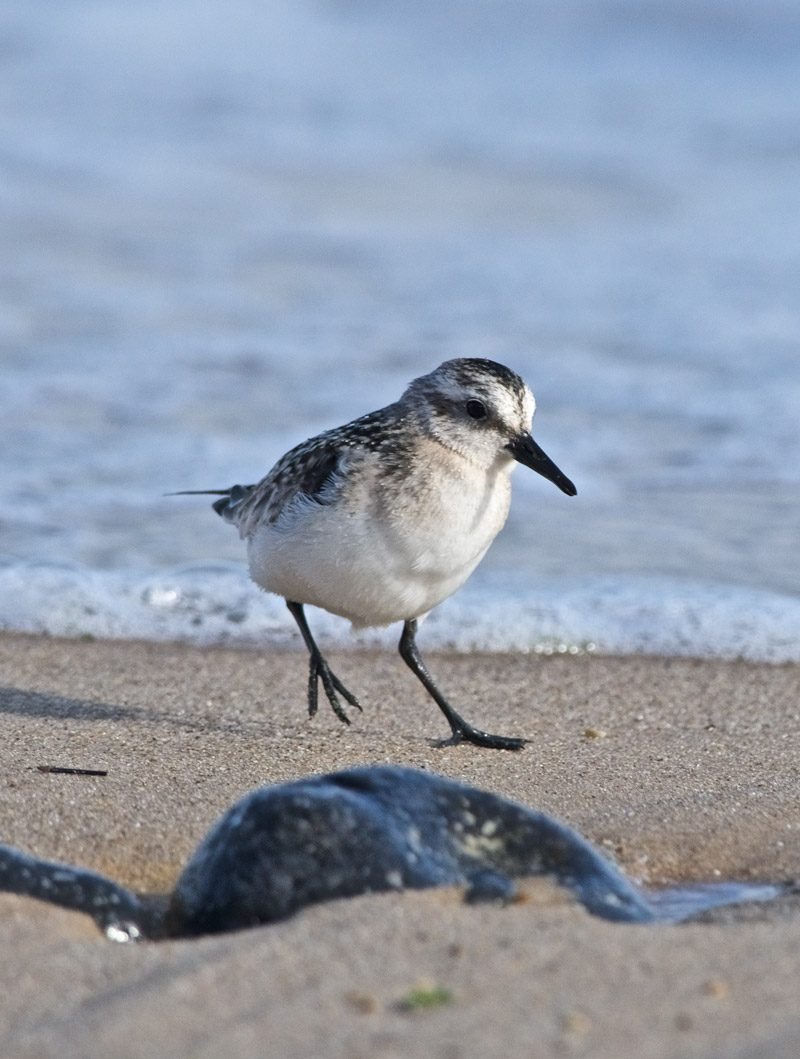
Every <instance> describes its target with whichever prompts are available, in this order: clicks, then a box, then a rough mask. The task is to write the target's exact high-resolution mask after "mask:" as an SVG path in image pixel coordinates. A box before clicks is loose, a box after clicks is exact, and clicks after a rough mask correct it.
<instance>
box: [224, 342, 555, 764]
mask: <svg viewBox="0 0 800 1059" xmlns="http://www.w3.org/2000/svg"><path fill="white" fill-rule="evenodd" d="M534 409H535V402H534V399H533V395H532V394H531V392H530V390H529V389H528V387H527V386H526V385H525V383H524V382H523V381H522V379H521V378H520V377H519V376H518V375H517V374H516V373H515V372H513V371H511V370H510V369H509V368H506V367H504V366H503V365H502V364H497V363H495V362H494V361H490V360H483V359H479V358H472V359H468V358H463V359H457V360H449V361H446V362H445V363H444V364H441V365H440V366H439V367H438V368H437V369H436V370H435V371H433V372H431V373H430V374H428V375H423V376H421V377H420V378H417V379H415V380H414V381H413V382H412V383H411V384H410V385H409V387H408V388H407V390H406V391H405V393H404V394H403V395H402V397H401V398H400V400H399V401H396V402H395V403H393V404H390V405H388V406H387V407H385V408H382V409H380V410H379V411H377V412H371V413H369V414H368V415H365V416H361V417H360V418H359V419H355V420H353V421H352V422H351V423H348V424H346V425H345V426H341V427H337V428H335V429H333V430H328V431H326V432H325V433H322V434H319V435H317V436H316V437H313V438H311V439H309V440H308V441H305V442H303V443H302V444H300V445H297V446H296V447H295V448H293V449H292V450H291V451H289V452H287V453H286V455H285V456H283V457H282V458H281V459H280V460H278V462H277V463H276V464H275V466H274V467H273V468H272V470H271V471H270V472H269V473H268V474H267V475H266V477H264V478H263V479H262V480H261V481H260V482H258V483H257V484H255V485H250V486H238V485H237V486H233V487H232V488H230V489H228V490H220V491H219V492H221V493H222V494H223V495H222V499H220V500H217V501H216V502H215V504H214V508H215V510H216V511H217V512H218V513H219V514H220V515H222V516H223V517H224V518H225V519H227V520H228V521H230V522H232V523H234V524H235V525H236V526H237V528H238V530H239V533H240V535H241V537H242V539H243V540H244V541H245V543H246V546H247V554H248V561H249V566H250V573H251V576H252V578H253V580H254V581H255V582H256V584H258V585H260V586H261V587H262V588H264V589H265V590H266V591H268V592H273V593H275V594H276V595H279V596H283V598H284V599H286V601H287V603H288V605H289V608H290V610H291V611H292V614H293V615H294V617H295V619H296V620H297V622H298V625H299V626H300V630H301V633H302V634H303V637H304V639H305V641H306V644H307V646H308V648H309V652H310V654H311V676H310V682H309V708H310V711H311V712H312V713H313V712H314V711H315V710H316V684H317V678H320V679H322V682H323V687H324V689H325V692H326V694H327V696H328V699H329V700H330V702H331V705H332V707H333V709H334V710H335V712H336V713H337V715H338V716H339V717H340V718H341V719H342V720H345V721H346V720H347V718H346V715H345V714H344V712H343V710H342V707H341V704H340V703H339V701H338V698H337V692H338V693H340V694H342V695H343V696H344V698H345V699H346V700H347V701H348V702H350V703H351V704H352V705H358V702H357V700H356V699H355V697H354V696H352V695H351V694H350V693H349V692H347V690H346V689H345V688H344V686H343V685H341V683H340V682H339V681H338V679H337V678H336V677H334V676H333V674H332V673H331V672H330V669H329V667H328V665H327V662H326V661H325V659H324V658H323V657H322V655H321V653H320V652H319V649H318V648H317V646H316V644H315V643H314V641H313V638H312V637H311V633H310V631H309V629H308V626H307V625H306V623H305V618H304V616H303V611H302V608H303V605H304V604H312V605H314V606H318V607H321V608H323V609H325V610H328V611H330V612H331V613H333V614H338V615H340V616H342V617H345V618H348V619H349V620H350V621H351V622H352V623H353V624H354V625H355V626H374V625H388V624H390V623H392V622H395V621H402V622H404V623H405V624H404V632H403V638H402V639H401V645H400V650H401V654H402V656H403V658H404V660H405V661H406V662H407V663H408V665H409V666H410V667H411V668H412V669H413V670H414V672H415V673H416V674H417V676H418V677H419V678H420V680H422V681H423V683H424V684H425V686H426V687H427V689H428V691H429V692H430V693H431V695H432V696H433V697H434V699H435V700H436V702H437V703H438V705H439V706H440V708H441V709H442V710H443V712H445V714H446V716H447V717H448V720H449V721H450V724H451V727H452V729H453V738H454V739H456V740H458V739H461V738H466V739H470V740H471V741H473V742H479V743H481V745H488V746H502V747H504V748H505V749H519V747H520V746H521V745H522V741H521V740H503V739H502V738H501V737H497V736H487V735H486V733H482V732H478V731H477V730H475V729H472V727H471V726H470V725H467V724H466V722H464V721H463V720H462V719H461V718H459V717H458V715H457V714H456V713H455V712H454V711H453V710H452V708H451V707H450V706H449V704H447V703H446V700H444V698H443V696H441V693H440V692H439V691H438V688H436V686H435V684H433V681H432V679H431V678H430V676H429V674H427V671H425V670H424V666H423V665H422V662H421V660H420V659H419V656H418V654H417V651H416V646H415V640H414V637H415V633H416V627H417V620H418V619H419V618H421V617H422V616H424V615H425V614H426V613H427V612H428V611H429V610H431V609H432V608H433V607H435V606H437V605H438V604H439V603H441V602H442V601H443V600H444V599H447V597H448V596H450V595H452V594H453V592H455V591H456V590H457V589H458V588H459V587H460V586H461V585H462V584H463V583H464V581H465V580H466V579H467V578H468V577H469V575H470V574H471V573H472V571H473V570H474V569H475V567H476V566H477V565H478V563H479V562H480V560H481V559H482V558H483V556H484V554H485V553H486V550H487V549H488V547H489V545H490V544H491V542H492V541H493V540H494V538H495V536H496V535H497V533H498V532H499V530H500V529H501V528H502V526H503V524H504V523H505V520H506V516H507V514H508V507H509V503H510V496H511V487H510V473H511V470H512V469H513V467H514V466H515V465H516V463H517V462H521V463H523V464H525V465H526V466H528V467H531V468H533V469H534V470H536V471H538V472H539V473H540V474H542V475H544V477H546V478H548V479H550V480H551V481H552V482H554V483H555V484H556V485H558V487H559V488H560V489H562V490H563V491H564V492H565V493H567V494H569V495H574V493H575V487H574V486H573V485H572V483H571V482H570V481H569V479H567V478H565V477H564V475H563V474H562V473H561V472H560V471H559V470H558V468H557V467H556V466H555V464H553V462H552V461H551V460H550V459H549V458H548V457H547V456H546V455H545V454H544V453H543V452H542V450H541V449H540V448H539V447H538V446H537V445H536V443H535V442H534V441H533V439H532V438H531V436H530V427H531V420H532V417H533V413H534Z"/></svg>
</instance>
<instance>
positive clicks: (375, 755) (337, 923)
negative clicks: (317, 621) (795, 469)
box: [0, 632, 800, 1059]
mask: <svg viewBox="0 0 800 1059" xmlns="http://www.w3.org/2000/svg"><path fill="white" fill-rule="evenodd" d="M420 640H421V646H422V649H423V650H424V632H423V635H422V636H421V637H420ZM427 660H428V661H429V663H430V666H431V669H432V671H433V672H434V674H435V675H436V676H437V677H438V678H439V680H440V682H441V684H442V686H443V688H444V689H445V690H446V692H448V693H449V694H450V695H451V697H452V700H453V702H454V704H455V705H456V706H457V708H458V709H459V710H460V712H462V713H463V714H464V716H466V717H467V718H468V719H469V720H470V721H472V722H473V723H475V724H477V725H480V726H483V727H485V728H487V729H488V730H490V731H493V732H498V733H500V734H503V735H521V736H526V737H529V738H530V739H531V740H532V742H531V744H530V745H529V746H528V747H527V748H526V749H525V750H524V751H523V752H522V753H520V754H509V753H503V752H498V751H487V750H479V749H476V748H473V747H469V746H459V747H449V748H438V747H435V746H433V745H431V742H432V741H433V740H435V739H437V738H440V737H442V736H444V735H446V734H447V730H446V724H445V722H444V719H443V718H442V717H441V715H440V714H439V711H438V710H437V709H436V707H435V706H433V704H432V703H430V701H429V700H428V699H427V698H426V696H425V694H424V692H423V691H422V689H421V688H420V687H418V686H417V684H416V682H415V681H414V679H413V677H412V676H411V674H410V673H408V671H407V670H406V669H405V667H404V666H403V664H402V662H401V661H400V660H399V659H398V658H396V657H395V656H394V655H393V654H390V653H382V652H357V653H356V652H353V653H348V654H341V655H331V661H332V662H333V663H334V668H335V670H336V671H337V673H338V674H339V676H340V677H341V678H342V679H343V680H344V682H345V683H346V684H347V685H348V686H349V687H351V689H352V690H354V691H356V693H357V694H358V695H359V696H360V697H361V699H362V701H363V703H364V705H365V710H364V714H363V715H358V714H356V715H355V716H354V719H353V724H352V726H351V727H350V728H345V727H343V726H342V725H341V724H340V723H339V722H338V721H337V720H336V718H335V717H334V716H333V715H332V713H331V711H330V710H329V709H328V708H327V705H321V707H320V713H319V715H318V716H317V717H316V718H315V719H314V720H309V719H308V717H307V716H306V712H305V705H304V693H305V682H306V660H305V658H304V656H303V655H302V654H301V653H300V652H287V653H279V652H270V653H266V652H264V653H259V652H255V651H252V652H251V651H238V650H237V651H234V650H225V649H213V650H205V651H200V650H196V649H193V648H189V647H183V646H176V645H154V644H139V643H110V642H103V643H86V642H79V641H58V640H51V639H46V638H35V637H23V636H13V635H4V636H0V760H2V768H1V769H0V784H1V785H2V812H1V813H0V821H1V827H0V840H2V841H4V842H7V843H10V844H12V845H17V846H20V847H22V848H24V849H26V850H28V851H30V852H33V853H35V854H37V855H39V856H42V857H47V858H51V859H60V860H66V861H69V862H72V863H76V864H80V865H83V866H86V867H91V868H94V869H96V870H99V871H102V872H105V873H107V874H109V875H111V876H113V877H114V878H115V879H117V880H118V881H120V882H121V883H123V884H124V885H127V886H129V887H131V888H134V889H137V890H140V891H144V892H151V893H152V892H156V893H157V892H164V891H166V890H168V889H169V888H170V887H171V885H172V883H173V882H174V880H175V878H176V877H177V875H178V872H179V871H180V868H181V866H182V864H183V862H184V861H185V859H186V857H187V856H188V854H189V853H190V852H191V850H192V849H193V848H194V847H195V845H196V844H197V842H198V841H199V840H200V838H201V837H202V836H203V834H204V833H205V831H206V830H207V828H208V827H209V825H210V824H211V823H212V822H213V821H214V820H215V819H216V818H217V816H218V815H219V814H220V813H221V812H222V810H223V809H225V808H226V807H227V806H228V805H230V804H231V803H232V802H233V801H234V800H235V799H237V798H238V797H240V796H241V795H242V794H243V793H244V792H246V791H248V790H250V789H252V788H253V787H256V786H259V785H262V784H265V783H276V782H281V781H283V780H289V779H294V778H296V777H298V776H302V775H308V774H310V773H320V772H327V771H331V770H335V769H339V768H344V767H347V766H349V765H353V764H373V763H387V762H389V763H393V764H403V765H409V766H413V767H417V768H426V769H430V770H434V771H437V772H439V773H442V774H444V775H447V776H451V777H453V778H455V779H458V780H460V781H463V782H466V783H471V784H474V785H476V786H480V787H484V788H486V789H488V790H493V791H496V792H497V793H500V794H503V795H505V796H507V797H510V798H514V799H516V800H518V801H521V802H523V803H525V804H527V805H531V806H534V807H536V808H537V809H541V810H543V811H546V812H549V813H552V814H554V815H555V816H557V817H559V818H560V819H562V820H563V821H565V822H566V823H568V824H569V825H571V826H572V827H575V828H577V829H578V830H579V831H581V832H582V833H583V834H584V835H585V836H586V837H587V838H589V839H590V840H591V841H593V842H595V843H596V844H598V845H601V846H602V847H603V848H605V849H606V850H607V851H608V853H609V854H610V855H612V856H613V857H614V858H615V859H616V861H617V863H618V864H619V865H620V866H621V867H622V868H623V869H624V870H625V871H626V872H627V873H628V874H629V875H631V876H633V877H635V878H637V879H640V880H642V881H643V882H644V883H646V884H647V885H650V886H661V885H664V884H668V883H674V882H681V881H692V880H707V881H714V880H716V879H726V878H727V879H740V880H780V879H789V878H794V877H800V843H798V838H799V837H800V783H799V782H798V778H799V777H798V771H800V769H799V766H798V755H797V747H798V737H799V736H800V667H798V666H788V665H787V666H778V667H775V666H767V665H753V664H745V663H725V662H710V661H692V660H675V659H653V658H597V657H563V656H556V657H550V658H544V657H536V656H532V657H528V656H520V655H486V656H478V655H473V656H469V657H463V656H453V655H433V654H431V655H430V656H428V657H427ZM40 765H51V766H52V765H55V766H69V767H73V768H87V769H107V770H108V775H107V776H105V777H89V776H69V775H60V774H56V773H50V774H46V773H42V772H40V771H38V768H37V766H40ZM524 891H525V896H526V900H524V901H522V902H520V903H517V904H514V905H512V906H509V907H507V908H496V907H472V906H465V905H464V904H462V902H461V894H460V893H458V892H457V891H455V890H443V891H437V892H433V891H431V892H425V893H407V894H402V895H394V894H392V895H379V896H371V897H364V898H358V899H354V900H349V901H339V902H333V903H330V904H328V905H325V906H318V907H316V908H312V909H309V910H307V911H305V912H303V913H301V914H300V915H298V916H296V917H295V918H294V919H291V920H288V921H286V922H283V923H280V924H277V925H274V926H270V927H264V928H260V929H257V930H250V931H245V932H242V933H240V934H235V935H226V936H219V937H214V938H207V939H202V940H199V941H180V942H162V943H158V944H154V943H146V944H141V945H116V944H113V943H111V942H109V941H107V940H105V939H104V938H103V937H101V936H99V934H98V932H97V930H96V928H95V927H94V925H93V924H92V923H91V922H90V921H89V919H88V918H86V917H83V916H80V915H77V914H75V913H69V912H65V911H62V910H59V909H55V908H50V907H47V906H45V905H42V904H40V903H38V902H35V901H32V900H30V899H25V898H20V897H15V896H10V895H0V943H1V944H2V951H3V954H4V958H3V960H2V961H0V1055H3V1056H9V1057H25V1059H28V1057H30V1059H33V1057H37V1059H39V1057H43V1059H44V1057H50V1056H52V1057H56V1056H58V1057H59V1059H72V1057H75V1059H77V1057H84V1059H86V1057H89V1059H91V1057H94V1056H98V1057H100V1056H108V1055H114V1056H118V1057H129V1056H130V1057H134V1056H152V1055H155V1054H157V1055H159V1056H160V1057H165V1059H169V1057H173V1056H174V1057H179V1056H180V1057H184V1056H187V1055H192V1056H198V1057H204V1056H208V1057H212V1056H213V1057H215V1059H216V1057H218V1056H220V1055H236V1056H237V1057H244V1059H247V1057H250V1056H253V1057H255V1056H270V1057H271V1056H280V1057H281V1059H292V1057H295V1056H296V1057H312V1056H313V1057H317V1056H318V1057H320V1059H337V1057H339V1056H341V1057H354V1059H355V1057H361V1056H363V1057H365V1059H366V1057H372V1056H377V1057H383V1056H386V1057H389V1056H403V1057H406V1056H409V1057H416V1056H419V1057H420V1059H423V1057H425V1059H431V1057H435V1059H438V1057H441V1059H458V1057H461V1056H464V1057H467V1056H469V1057H471V1056H476V1057H478V1056H480V1057H487V1056H502V1057H504V1059H505V1057H516V1056H520V1057H535V1056H545V1057H549V1056H563V1055H587V1056H597V1057H606V1056H607V1057H609V1059H612V1057H613V1059H620V1057H621V1056H636V1057H637V1059H649V1057H662V1056H664V1057H666V1056H708V1057H709V1059H710V1057H712V1056H714V1057H718V1056H721V1055H724V1056H732V1057H741V1059H745V1057H747V1059H755V1057H759V1056H763V1057H765V1059H766V1057H767V1056H769V1057H770V1059H773V1057H780V1056H784V1055H785V1056H787V1057H788V1056H795V1055H796V1054H797V1041H798V1040H800V1005H798V1002H797V996H798V981H800V903H798V900H797V898H787V899H784V900H782V901H777V902H774V903H771V904H764V905H751V906H746V907H745V906H742V907H740V908H739V909H731V910H727V911H720V912H718V913H715V914H713V915H708V916H707V917H706V920H705V921H704V922H700V923H693V924H687V925H683V926H677V927H676V926H657V927H643V926H636V927H634V926H622V925H617V924H611V923H607V922H603V921H601V920H599V919H596V918H594V917H591V916H590V915H588V914H587V913H586V912H585V911H584V910H583V909H582V908H579V907H577V906H576V905H575V904H574V903H573V902H571V901H570V900H569V899H568V898H567V897H566V896H565V895H564V894H563V893H561V892H560V891H558V890H556V888H555V887H554V886H552V885H551V884H548V883H547V882H543V881H536V880H534V881H531V882H530V883H526V884H525V886H524ZM419 990H421V992H415V991H419ZM437 991H438V992H437ZM426 997H427V998H429V999H433V1000H436V999H437V998H438V1001H439V1002H438V1003H433V1004H432V1005H431V1006H429V1007H425V1006H423V1005H421V1002H420V998H422V999H423V1000H424V999H425V998H426ZM415 998H416V1001H417V1004H416V1006H415V1004H414V1000H415ZM409 1001H411V1003H410V1004H409Z"/></svg>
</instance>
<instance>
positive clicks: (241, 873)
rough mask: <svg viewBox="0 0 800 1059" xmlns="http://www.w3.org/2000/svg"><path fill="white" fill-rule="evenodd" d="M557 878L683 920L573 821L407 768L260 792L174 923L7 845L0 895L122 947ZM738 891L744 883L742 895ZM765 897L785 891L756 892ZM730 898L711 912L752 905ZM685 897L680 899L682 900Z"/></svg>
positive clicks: (212, 845) (593, 908) (227, 820)
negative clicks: (328, 905)
mask: <svg viewBox="0 0 800 1059" xmlns="http://www.w3.org/2000/svg"><path fill="white" fill-rule="evenodd" d="M534 875H548V876H551V877H552V878H553V879H555V880H556V881H557V882H558V883H560V884H561V885H562V886H564V887H565V888H566V889H567V890H569V891H570V892H571V893H572V894H573V895H574V897H575V898H576V899H577V900H578V901H580V902H581V903H582V904H583V905H584V906H585V908H586V909H587V910H588V911H589V912H591V913H593V914H594V915H597V916H602V917H603V918H604V919H609V920H616V921H620V922H628V923H650V922H653V921H656V920H662V921H663V920H670V921H673V922H674V921H677V920H678V919H681V918H685V917H686V916H687V915H689V914H691V912H692V911H694V910H695V909H694V908H693V907H692V906H691V901H684V902H678V903H677V904H675V901H674V900H673V904H674V905H675V907H674V908H673V907H672V906H669V907H667V905H665V906H664V909H659V907H658V905H657V903H654V902H652V901H651V900H649V899H648V897H647V896H646V895H645V894H644V893H643V892H642V891H641V890H639V889H638V888H636V887H635V886H633V885H632V884H631V883H630V882H629V881H628V880H627V879H626V878H625V877H624V876H623V875H622V873H621V872H619V871H618V870H617V869H616V868H615V867H614V866H613V865H612V864H611V863H610V862H609V861H608V860H607V859H606V858H605V857H604V856H602V854H600V853H598V852H597V850H595V849H594V848H593V847H592V846H591V845H590V844H589V843H588V842H587V841H586V840H585V839H583V838H582V837H581V836H580V835H578V834H576V833H575V832H574V831H571V830H570V829H569V828H567V827H565V826H564V825H563V824H560V823H558V822H557V821H555V820H553V819H551V818H550V817H548V816H545V815H544V814H542V813H539V812H536V811H535V810H533V809H528V808H526V807H524V806H521V805H517V804H516V803H514V802H511V801H508V800H507V799H505V798H501V797H499V796H498V795H495V794H490V793H488V792H486V791H481V790H477V789H476V788H474V787H467V786H464V785H462V784H459V783H455V782H454V781H452V780H448V779H444V778H443V777H441V776H436V775H432V774H430V773H427V772H418V771H415V770H413V769H407V768H399V767H377V766H376V767H369V768H359V769H352V770H350V771H347V772H338V773H333V774H331V775H328V776H314V777H310V778H308V779H302V780H298V781H296V782H294V783H287V784H281V785H278V786H274V787H265V788H262V789H260V790H256V791H253V792H252V793H251V794H249V795H247V796H246V797H244V798H242V799H241V801H239V802H237V803H236V804H235V805H234V806H232V808H230V809H229V810H228V811H227V812H226V813H225V814H224V815H223V816H222V818H221V819H220V820H219V821H218V822H217V823H216V824H215V825H214V827H212V829H211V831H210V832H209V833H208V835H207V836H206V838H205V839H204V840H203V842H201V844H200V846H199V847H198V849H197V851H196V852H195V853H194V855H193V856H192V857H191V858H190V860H189V863H188V864H187V865H186V867H185V868H184V870H183V873H182V874H181V876H180V878H179V880H178V883H177V885H176V887H175V890H174V893H173V894H172V897H171V900H170V903H169V907H168V910H167V912H166V916H165V917H162V916H161V915H160V913H156V912H154V911H153V908H152V906H150V905H147V904H145V903H143V902H141V901H140V900H139V899H138V898H137V897H136V896H135V895H133V894H131V893H129V892H128V891H126V890H124V889H123V888H122V887H120V886H118V885H117V884H116V883H113V882H111V881H110V880H108V879H105V878H104V877H103V876H101V875H97V874H95V873H94V872H88V871H82V870H80V869H77V868H72V867H67V866H65V865H60V864H51V863H47V862H45V861H39V860H36V859H35V858H33V857H29V856H27V855H26V854H24V853H21V852H20V851H19V850H13V849H11V848H10V847H1V846H0V889H6V890H11V891H13V892H15V893H22V894H28V895H30V896H33V897H38V898H40V899H42V900H45V901H50V902H52V903H55V904H59V905H62V906H65V907H68V908H76V909H80V910H82V911H84V912H86V913H87V914H89V915H91V916H92V917H93V918H94V919H95V921H96V922H97V923H98V925H99V926H100V927H101V929H102V930H104V931H105V932H106V933H107V934H108V935H109V936H110V937H114V938H118V939H124V938H133V937H137V936H145V937H159V936H160V937H163V936H171V937H190V936H196V935H201V934H213V933H218V932H221V931H230V930H239V929H242V928H245V927H251V926H255V925H257V924H261V923H271V922H274V921H276V920H280V919H284V918H285V917H287V916H290V915H292V914H293V913H295V912H297V911H299V910H300V909H302V908H304V907H306V906H307V905H310V904H315V903H318V902H321V901H329V900H332V899H334V898H342V897H353V896H356V895H358V894H365V893H380V892H385V891H389V890H406V889H424V888H428V887H435V886H464V887H465V898H466V900H468V901H470V902H472V903H476V902H481V901H484V902H486V901H489V902H498V903H505V902H507V901H509V900H511V899H512V898H513V896H514V893H515V886H514V882H513V880H514V879H517V878H524V877H526V876H534ZM733 885H734V886H735V884H733ZM755 889H756V890H757V891H758V893H754V894H753V897H754V898H755V899H759V900H763V899H766V898H768V897H772V896H775V895H776V894H777V893H778V892H779V888H777V887H760V888H755ZM746 891H747V887H741V886H740V887H738V888H737V889H736V895H738V896H734V891H732V890H731V889H730V884H729V887H728V889H727V890H725V889H723V890H721V891H720V893H719V899H718V900H717V901H715V900H714V899H713V895H711V894H710V892H709V891H708V888H706V890H705V891H704V902H705V903H704V907H706V908H707V907H710V906H711V905H713V904H714V903H719V904H722V903H729V902H730V901H731V900H733V899H737V900H746V899H748V896H747V892H746ZM676 893H677V891H676Z"/></svg>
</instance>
